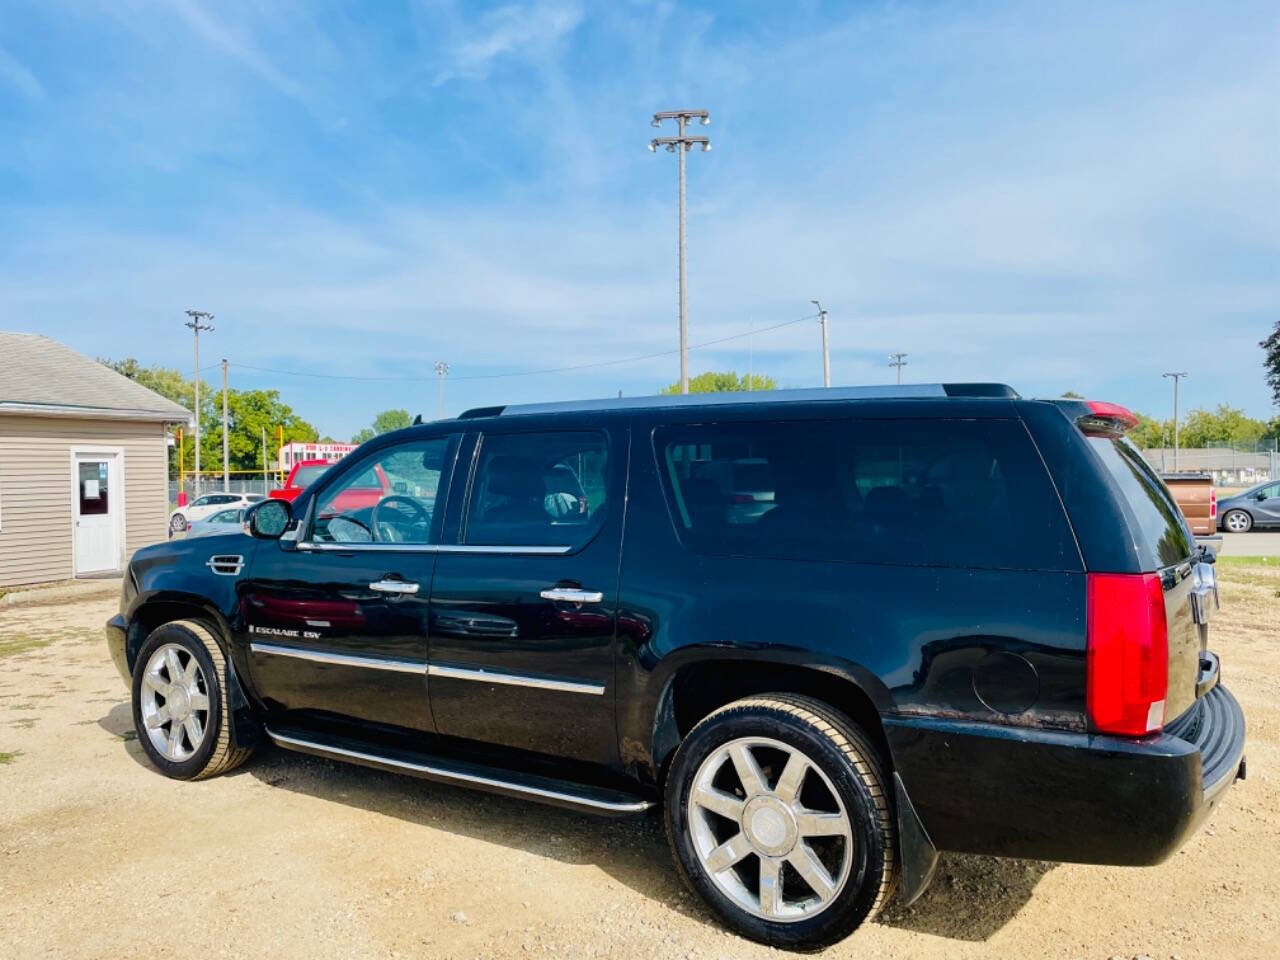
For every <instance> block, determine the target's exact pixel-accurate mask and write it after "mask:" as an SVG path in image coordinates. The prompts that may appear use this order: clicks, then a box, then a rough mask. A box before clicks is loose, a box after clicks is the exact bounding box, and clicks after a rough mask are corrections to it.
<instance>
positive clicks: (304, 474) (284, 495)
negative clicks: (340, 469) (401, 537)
mask: <svg viewBox="0 0 1280 960" xmlns="http://www.w3.org/2000/svg"><path fill="white" fill-rule="evenodd" d="M335 463H337V461H336V460H299V461H298V462H297V463H295V464H294V465H293V468H292V469H291V470H290V471H289V476H288V478H287V479H286V480H285V483H284V486H283V487H281V488H279V489H278V490H272V491H271V492H270V493H268V494H267V496H269V497H271V498H273V499H275V500H288V501H290V502H292V501H293V500H296V499H297V497H298V494H300V493H302V491H303V490H305V489H306V488H307V487H309V486H311V484H313V483H315V482H316V481H317V480H319V479H320V477H321V475H322V474H323V473H324V472H325V471H326V470H328V469H329V468H330V467H331V466H333V464H335ZM363 479H364V480H366V481H367V482H366V483H365V484H363V485H356V486H351V487H348V488H347V489H346V490H344V491H342V493H340V494H338V496H337V498H336V499H335V500H334V502H333V506H334V507H335V508H336V509H338V510H360V509H362V508H365V507H372V506H374V505H375V504H377V502H378V501H379V500H381V499H382V498H383V497H387V496H390V495H391V492H392V491H391V481H390V480H388V479H387V475H386V474H385V473H383V472H382V467H381V466H377V465H375V466H374V468H373V470H371V471H369V473H368V476H366V477H365V478H363Z"/></svg>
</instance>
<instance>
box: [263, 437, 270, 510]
mask: <svg viewBox="0 0 1280 960" xmlns="http://www.w3.org/2000/svg"><path fill="white" fill-rule="evenodd" d="M270 491H271V485H270V484H269V483H267V428H266V426H265V425H264V426H263V428H262V495H263V496H264V497H265V496H266V495H267V494H268V493H269V492H270Z"/></svg>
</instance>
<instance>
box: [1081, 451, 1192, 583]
mask: <svg viewBox="0 0 1280 960" xmlns="http://www.w3.org/2000/svg"><path fill="white" fill-rule="evenodd" d="M1089 446H1090V447H1092V448H1093V451H1094V453H1096V454H1097V455H1098V457H1099V459H1101V460H1102V463H1103V465H1104V466H1105V467H1106V468H1107V472H1108V473H1110V474H1111V478H1112V479H1113V480H1115V482H1116V486H1118V487H1119V488H1120V493H1121V494H1122V495H1123V497H1124V499H1125V502H1126V503H1127V504H1128V506H1129V509H1130V511H1131V512H1132V513H1133V518H1134V520H1135V521H1136V522H1137V530H1136V531H1134V533H1135V537H1134V539H1135V540H1136V541H1137V547H1138V557H1139V559H1140V560H1141V561H1142V566H1143V569H1146V570H1158V569H1161V568H1163V567H1168V566H1172V565H1173V564H1175V563H1181V562H1182V561H1183V560H1186V559H1187V558H1188V557H1190V556H1191V545H1192V544H1193V543H1194V542H1195V541H1194V539H1193V538H1192V536H1191V531H1190V530H1188V529H1187V523H1186V520H1184V519H1183V516H1182V512H1181V511H1180V510H1179V509H1178V506H1177V504H1176V503H1174V502H1173V498H1172V497H1171V496H1169V491H1168V489H1167V488H1166V487H1165V485H1164V484H1163V483H1161V482H1160V478H1159V477H1157V476H1156V474H1155V471H1154V470H1152V469H1151V466H1150V465H1149V464H1148V463H1147V461H1146V460H1144V459H1143V457H1142V454H1141V453H1139V452H1138V450H1137V448H1136V447H1134V445H1133V444H1132V443H1130V442H1129V441H1128V440H1122V439H1118V438H1114V437H1103V436H1091V437H1089Z"/></svg>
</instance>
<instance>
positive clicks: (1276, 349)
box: [1258, 320, 1280, 407]
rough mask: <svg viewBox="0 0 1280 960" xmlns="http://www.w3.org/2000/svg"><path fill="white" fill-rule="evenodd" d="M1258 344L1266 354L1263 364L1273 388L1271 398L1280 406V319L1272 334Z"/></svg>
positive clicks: (1268, 383) (1268, 384)
mask: <svg viewBox="0 0 1280 960" xmlns="http://www.w3.org/2000/svg"><path fill="white" fill-rule="evenodd" d="M1258 346H1260V347H1261V348H1262V350H1263V352H1264V353H1265V354H1266V359H1264V360H1263V361H1262V366H1263V368H1264V369H1265V370H1266V371H1267V386H1269V387H1270V388H1271V400H1272V402H1274V403H1275V405H1276V406H1278V407H1280V320H1277V321H1276V328H1275V329H1274V330H1272V331H1271V336H1269V337H1267V339H1265V340H1262V341H1260V342H1259V343H1258Z"/></svg>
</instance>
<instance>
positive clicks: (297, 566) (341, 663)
mask: <svg viewBox="0 0 1280 960" xmlns="http://www.w3.org/2000/svg"><path fill="white" fill-rule="evenodd" d="M457 443H458V435H456V434H452V435H446V436H434V437H430V436H428V437H423V438H419V439H405V440H401V441H399V442H396V443H393V444H390V445H383V446H379V447H376V448H375V449H373V450H370V451H368V452H367V453H366V454H365V455H363V456H361V457H360V458H359V459H356V460H352V461H351V462H350V463H344V464H343V466H342V467H341V468H334V469H333V471H332V474H331V475H328V476H326V477H325V478H324V480H323V481H321V482H320V483H318V484H317V489H316V492H315V496H314V498H311V499H308V500H307V501H306V502H305V504H304V505H303V506H302V509H303V511H304V513H305V516H304V518H303V520H302V523H301V526H300V529H299V533H298V538H297V539H296V540H287V539H284V540H279V541H274V542H268V543H263V544H262V545H261V546H260V547H259V549H258V550H257V552H256V554H255V556H254V560H253V565H252V569H251V571H250V574H251V575H250V576H249V577H248V578H246V580H245V582H244V583H243V585H242V587H241V594H240V596H241V605H240V607H241V616H242V625H241V627H242V637H243V639H242V642H243V643H244V644H245V646H246V647H247V661H248V663H249V668H250V673H251V675H252V680H253V687H254V689H255V690H256V691H257V693H258V695H259V696H260V697H261V698H262V699H263V701H264V702H265V703H266V705H267V708H268V710H269V711H270V712H271V714H272V715H273V717H274V718H276V719H279V718H285V719H292V720H295V721H297V722H298V723H301V724H304V725H307V724H312V723H315V722H320V721H324V720H327V719H331V718H337V719H341V720H351V721H359V722H373V723H380V724H388V725H393V726H396V727H402V728H407V729H411V730H416V731H428V732H429V731H431V730H432V729H433V724H432V722H431V711H430V707H429V704H428V702H427V615H428V603H427V601H428V597H429V589H430V584H431V576H432V570H433V568H434V565H435V559H436V553H435V549H436V545H437V544H438V543H439V541H440V530H441V529H442V522H443V510H438V509H437V507H436V505H437V502H438V503H440V504H441V505H443V503H444V501H445V494H446V491H447V490H448V483H449V477H450V475H451V471H452V465H453V461H454V458H455V456H456V450H457ZM375 471H381V472H384V473H385V474H387V475H388V476H392V477H395V478H396V479H397V481H399V482H400V483H401V484H402V485H401V487H400V489H402V490H403V491H404V492H403V493H398V494H396V495H394V496H388V497H383V498H381V499H380V500H377V501H374V502H372V503H371V502H368V501H367V500H366V499H365V498H360V497H357V498H355V499H354V505H353V498H352V497H351V496H350V491H351V490H352V489H362V488H363V487H365V486H367V478H368V476H369V475H370V474H371V473H373V472H375Z"/></svg>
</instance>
